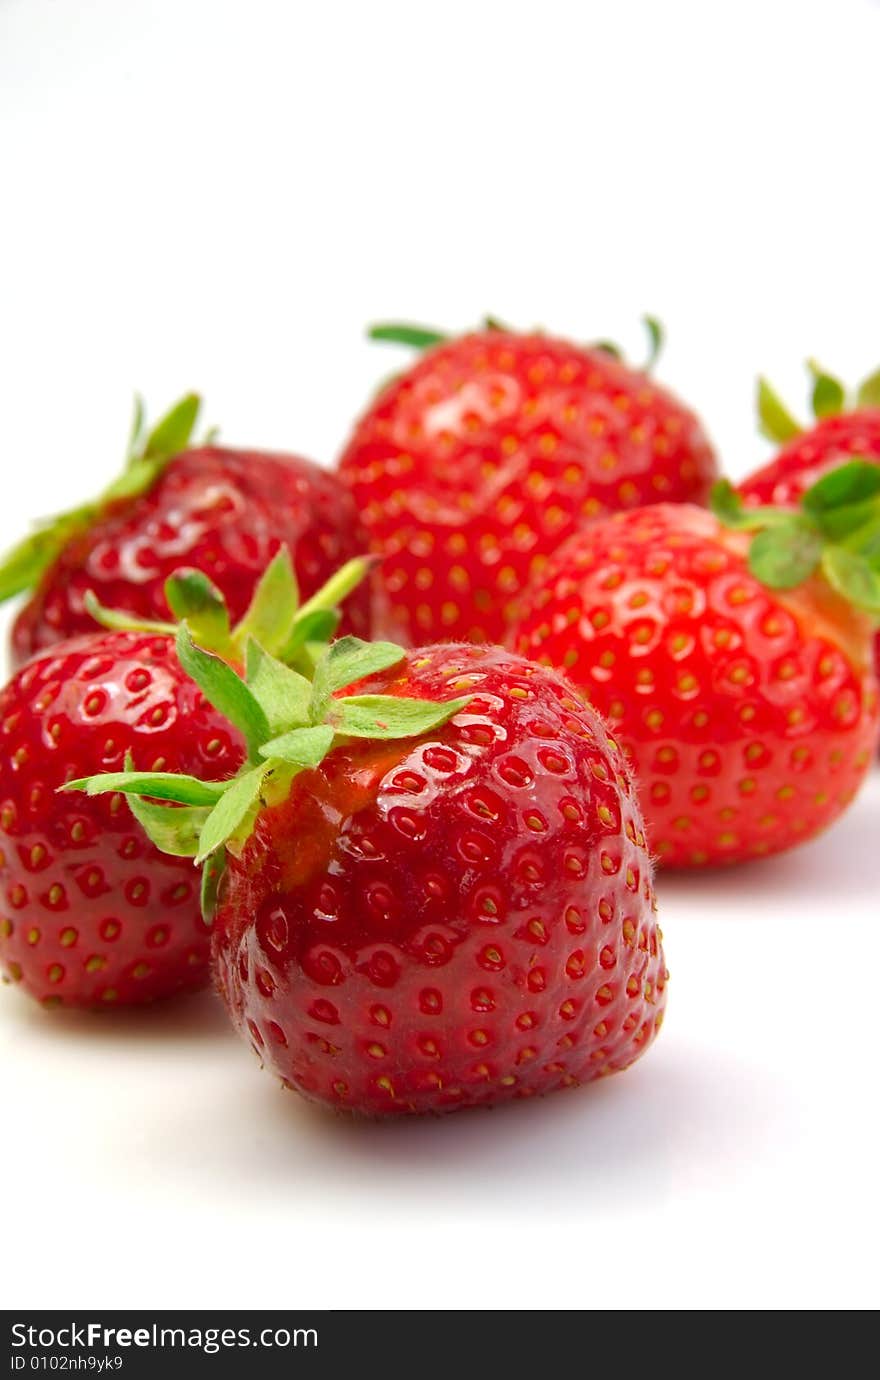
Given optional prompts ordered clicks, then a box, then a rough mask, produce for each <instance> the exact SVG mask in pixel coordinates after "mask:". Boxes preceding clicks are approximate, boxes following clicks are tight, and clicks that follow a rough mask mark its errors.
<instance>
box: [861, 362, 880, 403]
mask: <svg viewBox="0 0 880 1380" xmlns="http://www.w3.org/2000/svg"><path fill="white" fill-rule="evenodd" d="M856 407H880V369H877V370H876V372H875V373H873V374H869V375H868V377H867V378H866V379H862V382H861V383H860V384H859V387H858V391H857V392H856Z"/></svg>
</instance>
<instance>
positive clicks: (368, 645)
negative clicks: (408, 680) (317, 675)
mask: <svg viewBox="0 0 880 1380" xmlns="http://www.w3.org/2000/svg"><path fill="white" fill-rule="evenodd" d="M405 655H406V653H405V651H404V649H403V648H402V647H398V646H397V644H396V643H394V642H362V641H361V639H360V638H359V637H341V638H340V639H339V641H338V642H334V643H333V645H332V646H331V647H330V648H329V649H328V652H327V661H328V666H327V676H328V683H329V687H330V693H331V694H332V693H333V692H334V691H336V690H344V689H345V687H346V685H352V684H353V683H354V681H356V680H364V678H365V677H366V676H372V675H375V674H376V673H377V672H378V671H386V670H387V669H388V668H389V667H390V666H396V665H397V663H398V662H399V661H402V660H403V658H404V657H405Z"/></svg>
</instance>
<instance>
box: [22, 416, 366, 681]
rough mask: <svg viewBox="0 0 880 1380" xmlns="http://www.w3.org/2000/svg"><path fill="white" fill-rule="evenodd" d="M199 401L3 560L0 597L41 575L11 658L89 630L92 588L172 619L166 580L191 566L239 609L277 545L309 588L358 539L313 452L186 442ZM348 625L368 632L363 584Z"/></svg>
mask: <svg viewBox="0 0 880 1380" xmlns="http://www.w3.org/2000/svg"><path fill="white" fill-rule="evenodd" d="M197 408H198V399H195V398H188V399H184V401H183V403H181V404H179V405H178V407H177V408H176V409H175V410H174V411H173V412H172V413H170V414H169V416H168V417H166V418H165V419H164V420H163V421H162V422H161V423H160V424H159V426H158V427H157V428H156V429H155V430H154V431H153V433H152V434H151V436H150V437H148V438H147V439H146V441H144V442H143V443H142V444H141V448H140V449H139V450H136V451H135V454H134V456H133V458H132V459H131V460H130V462H129V467H128V469H127V470H126V471H125V472H124V473H123V475H122V476H121V477H120V479H119V480H118V481H117V482H116V484H114V485H113V486H111V488H110V489H109V490H108V491H107V493H106V494H105V495H104V497H103V498H102V499H100V500H98V501H97V502H96V503H94V504H90V505H86V507H84V508H82V509H80V510H78V511H77V512H75V513H73V514H67V515H65V516H64V517H62V518H60V519H57V520H56V521H55V523H54V524H51V525H49V526H48V527H45V528H43V529H42V530H41V531H39V532H37V533H36V534H35V536H33V537H31V538H29V539H28V540H27V541H25V542H24V543H22V545H21V546H20V547H19V548H17V549H16V551H14V552H12V553H10V555H9V556H8V557H7V559H6V562H5V564H4V565H2V566H0V598H4V597H8V596H9V595H12V594H15V593H18V592H20V591H21V590H24V589H30V588H32V587H33V586H34V585H36V589H35V592H34V594H33V596H32V597H31V599H30V600H29V602H28V603H27V604H26V605H25V606H24V608H23V609H22V611H21V612H20V614H19V615H18V618H17V619H16V621H15V625H14V628H13V634H12V643H13V653H14V656H15V658H16V661H17V663H18V664H20V663H21V662H22V661H24V660H25V659H26V658H27V657H28V656H30V655H31V654H32V653H33V652H35V651H38V650H40V649H41V648H43V647H48V646H51V645H52V644H53V643H55V642H58V641H59V640H60V639H62V638H65V637H71V636H74V635H76V634H77V633H80V632H85V631H89V630H91V629H93V628H94V623H93V620H92V619H91V617H90V616H89V614H88V612H87V610H86V609H85V607H84V597H85V594H86V592H87V591H88V590H90V589H91V590H93V591H94V592H95V593H96V594H97V596H98V598H99V599H100V601H101V602H102V603H103V604H105V605H109V606H112V607H114V608H118V609H125V610H127V611H129V612H130V613H132V614H135V615H136V616H138V617H140V618H167V616H168V608H167V604H166V602H165V596H164V584H165V581H166V579H167V578H168V576H169V575H170V574H171V573H172V572H173V571H174V570H176V569H177V568H178V567H179V566H181V565H185V564H189V565H192V566H195V567H197V568H199V569H201V570H204V571H206V572H207V573H208V574H209V575H210V577H211V579H212V580H213V581H214V583H215V584H216V585H217V586H218V587H219V588H220V590H221V591H222V592H223V594H224V595H225V596H226V598H227V600H228V602H229V607H230V612H231V613H232V615H233V617H236V618H237V617H239V616H240V615H241V614H242V613H243V612H244V610H245V608H246V606H247V603H248V601H249V599H250V597H251V594H252V592H253V588H254V585H255V583H256V581H257V579H258V578H259V576H260V574H261V573H262V571H263V570H264V569H265V567H266V565H267V564H268V562H269V560H270V559H271V557H272V556H274V555H275V553H276V552H277V551H278V549H279V547H280V546H281V545H282V544H287V545H288V546H289V547H290V549H291V550H292V551H293V552H294V562H295V567H296V573H297V576H298V579H299V582H300V585H301V587H302V590H303V592H304V593H305V594H306V595H310V594H312V593H314V591H315V590H316V589H317V588H318V587H319V586H320V585H322V584H323V583H324V581H325V580H326V579H327V578H328V577H329V576H330V574H331V573H332V572H333V571H334V570H335V569H336V568H337V566H339V565H340V564H341V563H342V562H343V561H345V560H346V559H348V558H350V557H354V556H356V555H358V554H360V552H361V551H363V550H364V549H365V546H366V538H365V537H363V536H362V535H361V533H360V531H359V527H358V520H357V513H356V509H355V505H354V502H353V501H352V498H351V496H350V495H349V494H348V493H347V492H346V491H345V489H344V488H343V486H342V485H340V483H339V481H338V479H337V478H336V476H335V475H333V474H329V473H327V472H326V471H324V470H321V469H319V468H318V467H317V466H316V465H313V464H311V463H310V462H309V461H308V460H301V459H299V458H297V457H296V456H291V455H267V454H263V453H261V452H257V451H240V450H227V449H221V448H220V447H217V446H202V447H200V448H198V449H196V450H186V449H185V448H186V446H187V445H188V443H189V439H190V436H191V433H192V429H193V426H194V424H195V418H196V411H197ZM179 452H183V453H179ZM345 626H346V627H347V628H348V629H350V630H351V631H354V632H358V633H363V632H367V631H368V630H369V626H370V606H369V594H368V591H367V589H366V587H364V588H362V589H360V590H358V591H357V593H356V595H355V596H354V598H353V599H352V600H351V601H350V602H349V604H348V606H347V610H346V624H345Z"/></svg>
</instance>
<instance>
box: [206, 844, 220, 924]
mask: <svg viewBox="0 0 880 1380" xmlns="http://www.w3.org/2000/svg"><path fill="white" fill-rule="evenodd" d="M225 871H226V854H225V853H212V854H211V856H210V858H206V859H205V861H204V862H203V863H202V895H201V903H202V919H203V920H204V922H205V924H206V925H210V923H211V921H212V920H213V919H214V913H215V911H216V909H217V896H218V893H219V890H220V882H221V880H222V878H223V873H224V872H225Z"/></svg>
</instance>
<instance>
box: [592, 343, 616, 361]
mask: <svg viewBox="0 0 880 1380" xmlns="http://www.w3.org/2000/svg"><path fill="white" fill-rule="evenodd" d="M587 348H588V349H590V350H598V351H599V353H600V354H602V355H610V356H611V358H612V359H621V360H622V359H623V350H621V348H620V346H619V345H616V344H615V343H614V341H613V340H594V341H593V342H592V344H591V345H589V346H588V347H587Z"/></svg>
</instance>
